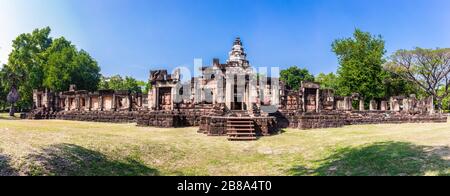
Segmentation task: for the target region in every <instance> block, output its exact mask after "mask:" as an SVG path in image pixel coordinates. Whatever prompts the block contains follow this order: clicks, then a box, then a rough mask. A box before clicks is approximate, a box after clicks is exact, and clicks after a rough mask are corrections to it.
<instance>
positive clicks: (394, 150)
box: [0, 114, 450, 176]
mask: <svg viewBox="0 0 450 196" xmlns="http://www.w3.org/2000/svg"><path fill="white" fill-rule="evenodd" d="M196 131H197V129H196V128H179V129H160V128H143V127H136V126H135V125H134V124H106V123H88V122H72V121H58V120H52V121H28V120H17V119H15V120H11V119H10V118H9V117H7V115H5V114H2V115H0V175H108V176H109V175H450V124H403V125H364V126H348V127H344V128H335V129H319V130H310V131H301V130H292V129H287V130H285V131H284V133H282V134H280V135H275V136H272V137H264V138H260V139H259V140H258V141H254V142H229V141H227V140H226V138H224V137H207V136H205V135H202V134H198V133H197V132H196Z"/></svg>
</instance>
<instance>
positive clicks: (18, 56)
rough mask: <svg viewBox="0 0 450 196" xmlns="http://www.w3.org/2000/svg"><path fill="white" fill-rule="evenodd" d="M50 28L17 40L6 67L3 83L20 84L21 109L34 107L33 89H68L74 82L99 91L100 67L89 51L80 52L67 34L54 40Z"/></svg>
mask: <svg viewBox="0 0 450 196" xmlns="http://www.w3.org/2000/svg"><path fill="white" fill-rule="evenodd" d="M50 31H51V30H50V28H49V27H47V28H43V29H36V30H34V31H33V32H32V33H26V34H21V35H19V36H18V37H17V38H16V39H15V40H14V41H13V50H12V52H11V54H10V56H9V59H8V64H7V65H5V66H4V67H3V68H2V72H3V75H4V76H3V77H2V78H3V80H4V82H3V84H2V85H3V86H4V88H6V89H10V88H11V87H12V86H14V85H15V86H17V87H18V91H19V94H20V97H21V99H20V101H19V102H18V103H17V105H18V107H20V108H30V107H31V104H32V96H33V94H32V93H33V89H43V88H48V89H49V90H53V91H62V90H67V89H68V87H69V85H70V84H76V85H77V86H78V88H80V89H86V90H95V89H96V88H97V84H98V82H99V80H100V67H99V66H98V65H97V62H95V60H93V59H92V57H90V56H89V54H88V53H87V52H86V51H83V50H81V51H78V50H77V49H76V47H75V46H74V45H72V44H71V42H70V41H68V40H66V39H65V38H64V37H62V38H58V39H55V40H53V39H52V38H51V37H50Z"/></svg>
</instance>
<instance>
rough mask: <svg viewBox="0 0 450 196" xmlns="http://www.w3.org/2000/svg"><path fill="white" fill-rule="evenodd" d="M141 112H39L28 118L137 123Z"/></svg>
mask: <svg viewBox="0 0 450 196" xmlns="http://www.w3.org/2000/svg"><path fill="white" fill-rule="evenodd" d="M138 116H140V114H139V112H136V111H132V112H131V111H130V112H129V111H115V112H113V111H60V112H46V111H38V112H32V113H29V114H28V116H27V118H28V119H33V120H41V119H58V120H73V121H88V122H108V123H135V122H136V120H137V118H138Z"/></svg>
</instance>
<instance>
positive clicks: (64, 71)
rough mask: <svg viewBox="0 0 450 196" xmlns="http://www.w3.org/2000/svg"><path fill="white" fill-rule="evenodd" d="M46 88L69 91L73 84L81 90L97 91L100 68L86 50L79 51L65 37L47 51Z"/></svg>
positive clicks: (56, 41)
mask: <svg viewBox="0 0 450 196" xmlns="http://www.w3.org/2000/svg"><path fill="white" fill-rule="evenodd" d="M44 56H45V59H46V60H47V63H46V64H45V66H44V72H45V75H44V85H43V86H44V87H45V88H48V89H50V90H53V91H63V90H67V89H68V88H69V86H70V85H71V84H75V85H77V87H78V88H79V89H83V90H89V91H94V90H97V86H98V83H99V82H100V76H101V75H100V67H99V66H98V65H97V62H96V61H95V60H93V59H92V58H91V56H90V55H89V54H88V53H87V52H86V51H84V50H81V51H78V50H77V49H76V47H75V46H74V45H72V43H71V42H70V41H67V40H66V39H65V38H64V37H61V38H58V39H55V40H54V41H53V43H52V45H51V46H50V47H49V48H48V49H47V50H46V51H45V54H44Z"/></svg>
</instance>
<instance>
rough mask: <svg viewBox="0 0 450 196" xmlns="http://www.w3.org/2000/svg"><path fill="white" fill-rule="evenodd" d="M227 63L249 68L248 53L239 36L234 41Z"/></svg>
mask: <svg viewBox="0 0 450 196" xmlns="http://www.w3.org/2000/svg"><path fill="white" fill-rule="evenodd" d="M227 64H228V66H230V67H242V68H248V67H249V66H250V65H249V62H248V60H247V54H246V53H245V51H244V47H243V46H242V41H241V38H239V37H238V38H236V40H235V41H234V44H233V48H232V49H231V51H230V53H229V57H228V61H227Z"/></svg>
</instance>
